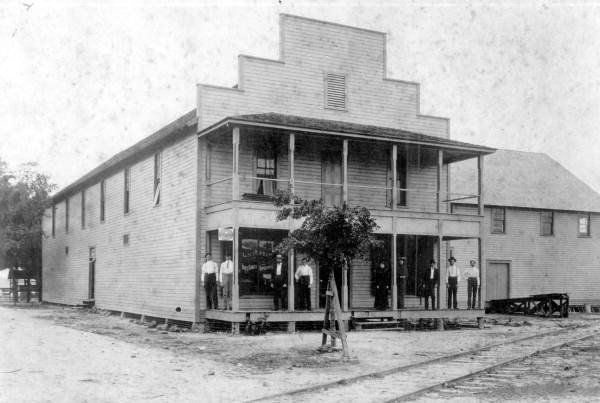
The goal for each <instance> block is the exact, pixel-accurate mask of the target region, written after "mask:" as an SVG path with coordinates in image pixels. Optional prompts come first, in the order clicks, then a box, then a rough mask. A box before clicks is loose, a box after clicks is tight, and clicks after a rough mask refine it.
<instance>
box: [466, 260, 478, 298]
mask: <svg viewBox="0 0 600 403" xmlns="http://www.w3.org/2000/svg"><path fill="white" fill-rule="evenodd" d="M470 263H471V267H469V268H468V269H467V270H465V277H466V278H467V309H475V307H476V306H477V302H476V301H477V289H478V288H479V268H478V267H477V266H475V264H476V263H477V262H476V261H475V259H471V262H470ZM471 297H473V298H472V299H471Z"/></svg>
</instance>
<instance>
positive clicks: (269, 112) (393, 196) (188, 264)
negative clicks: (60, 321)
mask: <svg viewBox="0 0 600 403" xmlns="http://www.w3.org/2000/svg"><path fill="white" fill-rule="evenodd" d="M280 30H281V32H280V49H279V58H278V59H277V60H270V59H263V58H257V57H251V56H244V55H242V56H239V59H238V63H239V82H238V84H236V85H235V86H233V87H231V88H228V87H216V86H211V85H198V86H197V92H198V105H197V108H196V109H195V110H193V111H191V112H189V113H187V114H185V115H183V116H182V117H180V118H179V119H177V120H176V121H175V122H173V123H171V124H170V125H168V126H166V127H164V128H163V129H161V130H159V131H158V132H156V133H154V134H152V135H151V136H149V137H148V138H146V139H144V140H142V141H141V142H139V143H138V144H136V145H134V146H133V147H131V148H129V149H127V150H125V151H123V152H121V153H119V154H117V155H116V156H114V157H113V158H111V159H110V160H108V161H107V162H106V163H104V164H102V165H101V166H99V167H98V168H96V169H95V170H93V171H92V172H90V173H88V174H87V175H85V176H84V177H82V178H81V179H79V180H77V181H76V182H74V183H73V184H71V185H69V186H67V187H66V188H64V189H62V190H61V191H60V192H59V193H57V194H56V195H55V196H54V206H53V208H52V209H51V211H49V212H48V214H47V216H48V217H47V219H46V220H45V224H44V225H45V231H46V233H47V234H49V236H48V237H47V238H46V239H45V240H44V247H43V253H44V255H43V262H44V263H43V277H44V281H43V287H44V293H43V295H44V299H45V300H46V301H49V302H56V303H64V304H81V303H82V301H90V300H93V302H94V303H95V305H96V306H98V307H99V308H103V309H109V310H115V311H123V312H131V313H137V314H142V315H145V316H148V317H159V318H168V319H174V320H182V321H189V322H198V323H202V322H204V321H206V320H221V321H227V322H232V323H234V324H236V323H240V322H245V321H246V320H247V319H250V320H255V319H257V318H259V317H262V316H264V315H265V314H267V315H268V316H269V320H270V321H280V322H287V323H288V324H289V328H290V329H293V328H294V323H295V322H299V321H318V320H322V316H323V314H322V312H319V309H318V307H320V306H322V301H323V295H324V291H325V290H324V288H325V281H326V278H325V273H323V272H321V271H319V268H318V267H314V265H313V268H314V275H315V284H314V286H313V287H312V297H311V298H312V305H313V307H315V308H316V309H315V310H313V311H311V312H299V311H296V310H295V309H294V308H295V304H294V299H295V292H294V280H293V277H292V276H293V270H290V271H289V272H290V278H289V281H288V285H289V287H288V299H289V304H288V307H287V311H278V312H273V311H272V309H273V304H272V295H271V294H272V290H271V289H270V286H269V283H270V281H269V279H270V275H271V273H272V270H273V263H274V255H273V250H274V247H275V246H276V244H277V243H278V242H279V241H280V240H281V239H282V238H283V237H285V236H286V234H287V233H288V232H289V231H290V230H293V229H294V228H295V227H296V226H297V225H298V223H297V222H293V221H285V222H277V221H276V220H275V215H276V208H275V207H274V206H273V204H272V196H273V194H274V192H275V191H276V190H277V189H281V188H287V187H289V188H291V189H292V190H293V191H294V193H296V194H298V195H299V196H301V197H303V198H307V199H321V198H322V199H323V200H324V201H325V202H326V203H328V204H330V205H336V204H340V203H343V202H346V203H348V204H349V205H362V206H366V207H368V208H369V209H370V210H371V212H372V214H373V215H374V216H375V217H376V219H377V223H378V225H379V228H378V230H377V231H378V233H379V236H380V237H381V239H382V240H384V245H385V247H383V248H380V249H378V250H373V252H372V257H371V259H368V260H365V261H362V260H361V261H355V262H353V264H352V267H351V268H350V269H349V271H348V272H344V273H340V276H341V279H342V286H341V289H342V291H343V292H342V306H343V310H344V315H345V318H346V319H349V318H361V317H372V316H376V317H377V316H381V317H384V316H385V317H393V318H403V317H451V316H456V315H457V314H458V312H457V311H448V312H444V311H437V312H431V311H429V312H426V311H424V310H423V309H422V307H423V305H422V302H421V301H420V300H419V289H420V276H421V272H422V270H424V269H425V268H426V267H428V263H429V261H430V260H431V259H435V260H436V261H437V262H438V264H439V263H441V267H442V276H444V273H445V267H446V260H447V257H449V248H450V242H451V241H455V240H465V239H469V240H472V241H473V242H475V245H476V249H477V251H476V255H477V256H478V258H479V260H483V259H484V257H483V256H482V253H483V252H484V251H485V248H484V246H483V244H482V240H483V232H484V225H485V223H484V220H483V199H482V196H483V195H482V191H481V184H482V183H483V160H484V156H485V155H488V154H490V153H492V152H494V150H493V149H491V148H488V147H484V146H480V145H475V144H468V143H463V142H458V141H454V140H451V139H450V138H449V137H450V136H449V121H448V119H445V118H440V117H435V116H426V115H423V114H421V113H420V111H419V84H417V83H413V82H406V81H400V80H396V79H392V78H389V77H388V76H387V73H386V35H385V34H384V33H381V32H376V31H371V30H365V29H360V28H355V27H348V26H343V25H339V24H333V23H327V22H322V21H316V20H311V19H307V18H302V17H297V16H291V15H281V18H280ZM465 160H472V161H473V162H474V163H475V165H474V168H473V172H472V174H473V175H475V176H476V177H477V183H478V184H479V185H478V186H477V187H476V189H475V191H474V192H472V193H469V194H456V193H453V192H451V189H450V185H449V184H450V177H449V175H448V171H449V167H450V166H452V165H454V164H455V163H458V162H460V161H465ZM457 200H474V202H475V204H476V205H477V208H475V209H474V210H472V209H467V210H465V211H462V210H454V211H453V210H452V209H451V203H452V202H455V201H457ZM226 228H227V229H228V228H231V229H233V240H232V241H224V240H220V239H219V235H218V234H219V230H220V229H221V230H222V229H226ZM207 251H210V252H212V255H213V258H214V260H215V261H216V262H217V263H220V262H221V261H222V260H223V258H224V254H225V253H227V252H228V251H231V253H233V257H234V258H233V259H234V266H235V275H234V287H233V309H232V310H231V311H223V310H207V309H206V303H205V301H206V300H205V295H204V294H205V293H204V289H203V288H202V287H201V286H200V273H201V266H202V263H203V261H204V259H203V256H204V254H205V253H206V252H207ZM299 258H300V257H299V256H296V255H295V254H294V253H293V252H292V253H290V254H289V256H287V259H288V264H289V266H290V267H292V268H295V267H296V266H297V264H298V259H299ZM380 261H384V262H385V263H386V264H387V267H389V268H390V271H389V286H390V289H391V292H390V308H389V309H388V310H387V311H377V312H375V311H374V310H373V306H374V297H373V295H372V280H373V279H372V271H373V266H374V264H377V263H379V262H380ZM439 292H440V294H439V295H438V299H437V300H438V303H439V301H440V297H441V300H442V301H443V303H442V304H441V308H445V288H444V287H440V290H439ZM482 294H483V298H484V299H485V287H482ZM462 305H463V307H465V304H464V303H463V304H462ZM460 314H461V315H463V316H464V315H466V316H468V317H473V318H474V317H477V316H481V314H482V311H480V310H474V311H468V312H467V311H463V312H460Z"/></svg>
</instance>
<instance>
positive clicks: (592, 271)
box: [443, 206, 600, 303]
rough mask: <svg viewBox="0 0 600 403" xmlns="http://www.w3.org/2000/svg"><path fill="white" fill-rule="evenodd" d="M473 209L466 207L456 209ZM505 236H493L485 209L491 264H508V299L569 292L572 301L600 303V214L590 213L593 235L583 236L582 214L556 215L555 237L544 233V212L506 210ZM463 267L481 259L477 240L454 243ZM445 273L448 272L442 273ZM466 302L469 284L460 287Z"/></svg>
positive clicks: (488, 258) (565, 213) (488, 254)
mask: <svg viewBox="0 0 600 403" xmlns="http://www.w3.org/2000/svg"><path fill="white" fill-rule="evenodd" d="M464 209H467V210H468V209H470V208H467V207H460V208H456V206H455V211H457V210H464ZM505 212H506V213H505V214H506V233H504V234H492V233H491V209H490V208H487V207H486V209H485V220H484V234H485V239H484V242H485V246H484V248H485V259H486V262H488V263H489V262H490V261H492V262H493V261H497V262H502V261H505V262H508V263H509V265H510V266H509V276H508V277H509V297H511V298H513V297H523V296H529V295H532V294H545V293H563V292H566V293H568V294H569V297H570V299H571V302H576V303H583V302H586V301H596V302H598V301H600V252H599V251H600V214H592V215H591V227H590V230H591V231H590V232H591V236H590V237H580V236H578V213H575V212H563V211H555V212H554V235H551V236H542V235H540V227H541V224H540V211H539V210H531V209H518V208H506V210H505ZM451 247H452V251H453V253H454V256H456V258H457V259H458V264H459V265H460V268H461V269H463V270H464V269H465V268H466V267H468V265H469V260H470V259H472V258H475V259H477V240H469V241H453V242H451ZM443 274H444V273H443ZM459 295H460V297H461V298H459V301H465V303H466V281H465V280H463V284H461V285H460V286H459Z"/></svg>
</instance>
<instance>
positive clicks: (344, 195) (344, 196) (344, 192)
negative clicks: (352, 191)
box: [342, 139, 348, 203]
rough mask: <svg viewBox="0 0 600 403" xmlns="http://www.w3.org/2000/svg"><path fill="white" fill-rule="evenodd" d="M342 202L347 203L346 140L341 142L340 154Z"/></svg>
mask: <svg viewBox="0 0 600 403" xmlns="http://www.w3.org/2000/svg"><path fill="white" fill-rule="evenodd" d="M342 183H343V186H342V201H343V202H344V203H348V140H347V139H344V141H343V153H342Z"/></svg>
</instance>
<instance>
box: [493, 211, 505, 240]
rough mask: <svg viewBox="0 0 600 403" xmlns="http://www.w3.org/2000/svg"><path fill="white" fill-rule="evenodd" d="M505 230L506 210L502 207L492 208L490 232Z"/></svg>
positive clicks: (495, 232)
mask: <svg viewBox="0 0 600 403" xmlns="http://www.w3.org/2000/svg"><path fill="white" fill-rule="evenodd" d="M505 232H506V211H505V209H503V208H492V234H504V233H505Z"/></svg>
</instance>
